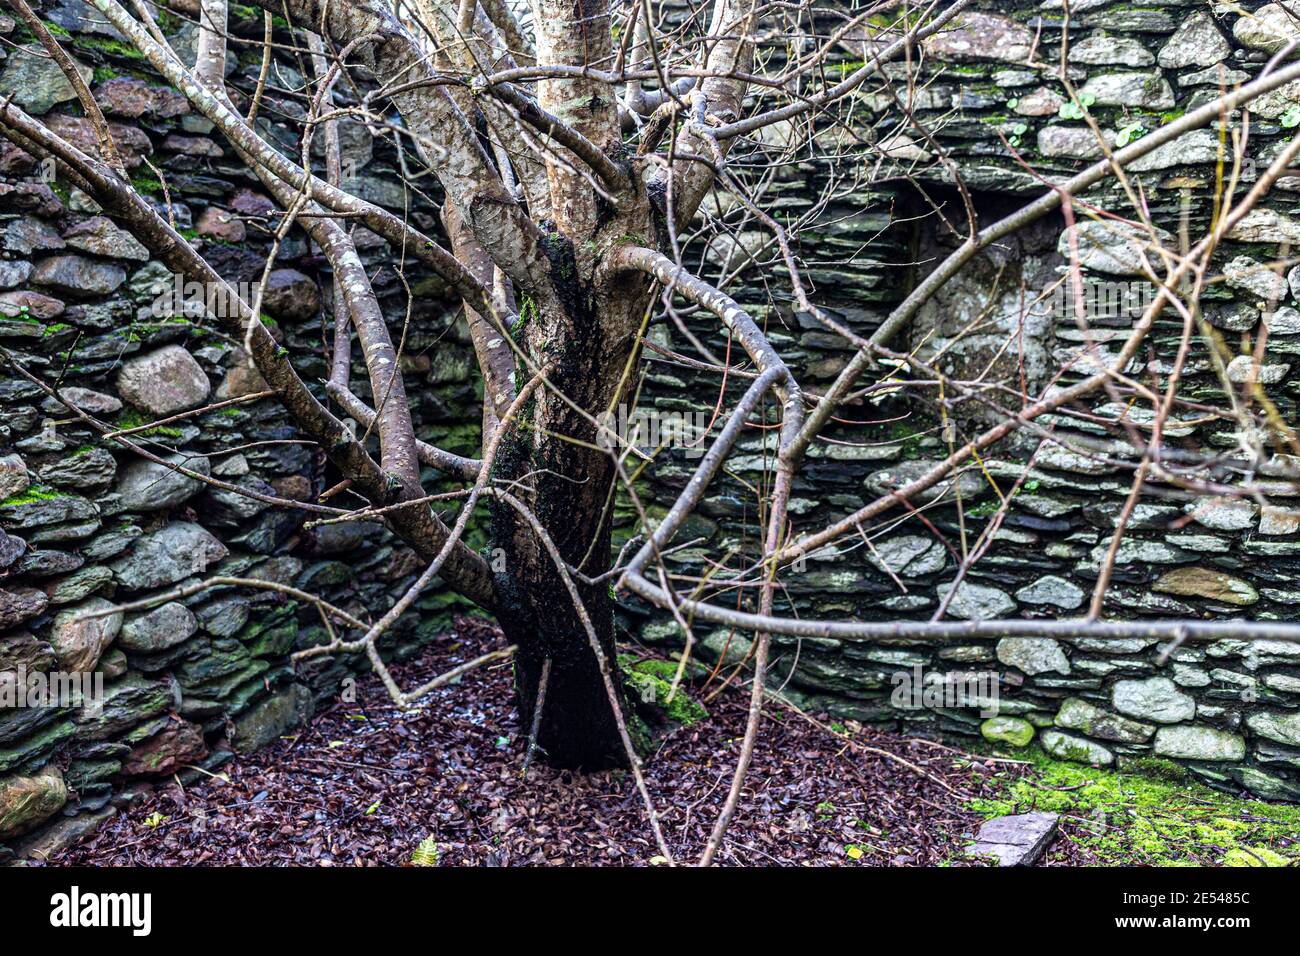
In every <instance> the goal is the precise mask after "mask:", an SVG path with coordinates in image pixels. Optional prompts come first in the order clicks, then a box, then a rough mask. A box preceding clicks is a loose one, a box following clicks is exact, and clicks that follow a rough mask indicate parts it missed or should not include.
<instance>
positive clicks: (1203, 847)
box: [968, 751, 1300, 866]
mask: <svg viewBox="0 0 1300 956" xmlns="http://www.w3.org/2000/svg"><path fill="white" fill-rule="evenodd" d="M1027 759H1028V760H1029V761H1030V762H1031V763H1032V764H1033V768H1032V770H1031V771H1030V772H1029V773H1027V774H1025V775H1023V776H1019V777H1015V778H1012V777H1011V776H1010V775H1008V778H1007V783H1006V786H1005V787H1004V788H1003V793H1002V795H1001V796H999V797H996V798H992V799H988V798H981V799H976V800H974V801H972V802H970V803H969V804H968V808H969V809H971V810H973V811H974V812H976V813H978V814H980V815H981V816H983V817H986V818H991V817H997V816H1002V815H1004V814H1009V813H1024V812H1027V811H1029V810H1049V811H1055V812H1057V813H1060V814H1061V821H1062V823H1063V824H1065V825H1066V827H1067V829H1068V831H1069V835H1070V838H1071V839H1072V840H1074V841H1075V842H1076V843H1078V844H1079V845H1080V846H1081V847H1083V848H1084V849H1086V850H1087V851H1088V853H1089V855H1090V856H1091V857H1093V859H1094V862H1096V863H1098V864H1102V865H1110V866H1134V865H1136V866H1203V865H1226V866H1295V865H1300V806H1293V805H1289V804H1276V803H1265V802H1263V801H1259V800H1242V799H1239V798H1237V797H1234V796H1232V795H1230V794H1226V793H1222V792H1220V791H1217V790H1212V789H1210V788H1208V787H1204V786H1201V785H1200V784H1196V783H1191V782H1186V781H1179V780H1175V779H1169V776H1171V775H1165V777H1164V778H1163V779H1162V778H1159V777H1153V776H1149V775H1146V774H1140V775H1139V774H1135V773H1124V772H1117V771H1113V770H1098V769H1095V768H1092V767H1084V766H1080V765H1078V764H1070V763H1062V762H1060V761H1057V760H1053V759H1051V758H1050V757H1048V756H1047V755H1045V754H1043V753H1041V752H1038V751H1034V752H1032V753H1030V754H1028V755H1027Z"/></svg>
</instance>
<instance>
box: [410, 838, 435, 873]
mask: <svg viewBox="0 0 1300 956" xmlns="http://www.w3.org/2000/svg"><path fill="white" fill-rule="evenodd" d="M437 865H438V841H437V840H435V839H434V838H433V837H425V838H424V839H423V840H421V841H420V845H419V846H417V847H416V848H415V852H414V853H412V854H411V866H437Z"/></svg>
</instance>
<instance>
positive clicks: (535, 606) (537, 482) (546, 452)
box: [493, 239, 647, 770]
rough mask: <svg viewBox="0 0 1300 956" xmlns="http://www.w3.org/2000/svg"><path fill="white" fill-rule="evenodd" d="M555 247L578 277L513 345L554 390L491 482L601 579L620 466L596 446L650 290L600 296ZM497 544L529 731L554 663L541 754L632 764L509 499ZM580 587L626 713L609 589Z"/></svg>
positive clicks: (558, 583) (544, 555)
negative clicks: (541, 366)
mask: <svg viewBox="0 0 1300 956" xmlns="http://www.w3.org/2000/svg"><path fill="white" fill-rule="evenodd" d="M552 243H553V246H552V248H551V249H550V250H549V251H550V253H551V254H552V256H553V261H554V262H555V272H556V273H557V274H559V275H563V276H568V277H570V278H569V282H568V288H567V289H566V290H565V291H566V294H565V296H564V299H563V301H562V302H560V303H552V304H551V306H550V307H549V310H547V311H543V312H541V313H539V312H537V310H536V308H535V307H525V308H523V309H521V319H520V326H519V328H517V329H516V331H515V333H514V338H515V340H516V341H517V342H518V343H519V345H520V347H521V348H524V349H525V350H527V351H528V352H529V353H530V354H532V355H533V356H534V357H535V358H536V360H537V361H538V362H539V363H545V364H546V365H548V367H549V368H550V369H551V371H550V373H549V375H548V378H549V380H550V381H551V382H552V383H553V384H554V386H555V388H554V389H547V388H543V389H538V390H537V392H536V393H534V397H533V398H532V399H531V400H530V401H529V402H527V403H526V404H525V405H524V406H523V407H522V408H521V409H520V412H519V413H518V415H517V416H516V418H515V419H513V420H512V421H511V422H510V423H509V426H508V431H507V434H506V437H505V438H504V440H503V441H502V443H501V447H500V449H499V451H498V453H497V459H496V462H495V465H494V468H493V478H494V479H495V480H496V481H497V482H498V486H499V487H506V488H508V489H509V490H510V492H511V494H513V495H515V496H517V497H518V498H519V499H521V500H522V501H523V502H524V503H525V504H526V505H527V506H528V507H529V508H530V509H531V510H532V511H533V513H534V514H535V515H536V516H537V519H538V521H539V522H540V523H541V525H542V526H543V527H544V528H545V529H546V531H547V534H548V535H549V536H550V537H551V539H552V540H553V541H554V543H555V546H556V548H557V550H558V551H559V553H560V554H561V555H562V556H563V559H564V561H565V563H566V564H567V565H568V566H569V567H570V568H575V569H578V570H579V571H581V573H582V574H583V575H586V576H587V577H598V576H599V575H600V574H602V573H603V572H605V571H607V570H608V569H609V567H610V564H611V558H612V556H611V553H610V529H611V524H612V518H613V504H614V503H613V496H612V491H613V488H614V483H615V478H616V474H615V469H614V462H613V460H612V459H611V458H610V456H609V455H608V454H607V453H606V452H605V451H603V450H601V448H600V445H599V442H598V436H597V426H596V420H597V419H598V418H599V417H600V415H601V414H602V413H603V412H605V411H606V410H608V409H609V408H611V407H613V406H614V404H615V403H616V401H618V400H620V398H621V393H620V390H621V389H623V388H626V383H625V382H624V381H623V371H624V369H625V368H626V367H627V362H628V358H629V353H630V351H631V349H632V348H633V347H634V345H635V342H636V336H635V324H634V322H633V320H632V316H639V315H640V313H641V311H642V310H644V308H645V295H646V293H647V284H646V283H644V282H638V281H636V280H632V281H630V282H628V281H624V282H622V283H619V285H620V286H621V288H619V289H617V290H603V291H601V290H599V289H598V288H596V287H595V286H594V285H588V284H587V283H584V282H583V281H582V280H581V279H579V278H578V271H577V269H575V267H574V262H573V258H572V247H571V246H570V245H569V244H568V243H567V241H565V240H563V239H553V240H552ZM527 374H528V373H527V372H526V371H525V370H524V369H523V367H522V365H521V366H520V367H519V368H518V369H517V370H516V377H517V380H518V382H519V384H522V382H523V381H524V380H526V376H527ZM629 380H631V381H635V377H634V376H629ZM558 395H564V396H567V398H568V399H569V401H570V402H572V403H573V404H572V405H571V404H569V402H566V401H564V400H562V399H560V398H559V397H558ZM574 405H576V406H577V407H578V408H580V409H582V412H581V413H580V412H579V411H577V410H576V409H575V408H574V407H573V406H574ZM503 481H509V482H514V484H510V485H503V484H501V483H502V482H503ZM493 538H494V540H495V544H496V546H497V547H499V548H501V549H502V551H503V553H504V561H505V564H504V568H503V569H501V570H498V572H497V575H496V593H497V609H496V612H497V617H498V619H499V621H500V622H501V625H502V627H503V629H504V630H505V633H506V636H507V638H508V639H509V640H510V642H511V643H514V644H518V645H519V651H518V653H517V655H516V665H515V677H516V692H517V695H518V701H519V712H520V722H521V724H522V725H523V726H524V727H525V728H528V727H531V724H532V720H533V713H534V707H535V704H536V701H537V695H538V682H539V680H540V677H541V673H542V669H543V667H544V664H545V662H546V660H547V659H549V660H550V661H551V669H550V676H549V679H548V682H547V687H546V694H545V699H544V704H543V708H542V715H541V723H540V726H539V731H538V739H537V743H538V746H539V747H540V748H541V749H542V751H543V758H544V759H545V760H546V761H547V762H548V763H550V764H552V765H554V766H559V767H569V768H582V769H585V770H595V769H600V768H605V767H611V766H622V765H626V763H627V754H626V750H625V747H624V745H623V742H622V739H621V736H620V734H619V731H618V726H617V724H616V722H615V720H614V716H613V712H612V709H611V705H610V701H609V694H608V691H607V689H606V685H605V681H604V679H603V678H602V675H601V671H600V665H599V664H598V662H597V658H596V655H595V652H594V651H593V650H592V648H591V638H590V635H589V633H588V631H587V628H586V627H585V626H584V624H583V622H582V620H581V618H580V616H579V614H578V613H577V611H576V610H575V608H574V606H573V601H572V598H571V597H570V594H569V591H568V589H567V587H566V586H565V583H564V580H563V578H562V577H561V574H560V572H559V571H558V570H557V568H556V566H555V561H554V560H553V558H552V556H551V555H550V554H549V553H548V552H547V551H546V549H545V548H544V547H543V545H542V543H541V542H540V541H539V540H538V538H537V536H536V535H535V534H534V533H533V530H532V529H531V528H530V527H529V525H528V523H527V522H526V521H525V520H524V519H523V518H522V517H521V516H520V515H519V514H518V512H517V511H516V510H515V509H514V508H512V507H511V506H510V505H509V504H507V503H504V502H501V501H497V502H496V503H495V504H494V506H493ZM573 581H574V584H575V585H576V587H577V590H578V593H579V595H580V597H581V599H582V604H583V607H584V609H585V611H586V614H587V615H588V617H589V619H590V624H591V628H592V630H594V632H595V635H596V638H597V640H598V641H599V644H600V647H601V649H602V651H603V653H604V656H605V660H606V662H607V666H608V667H609V668H610V671H611V678H612V681H613V684H614V687H615V688H616V692H617V693H618V694H619V696H620V706H622V704H623V699H622V681H621V679H620V675H619V671H618V663H617V657H616V649H615V645H614V617H613V605H614V602H613V600H612V599H611V597H610V589H609V582H607V581H602V582H600V583H599V584H597V585H594V586H593V585H586V584H583V583H582V580H581V579H580V578H578V577H577V576H576V575H574V576H573ZM622 709H623V712H624V713H626V712H627V708H626V707H622Z"/></svg>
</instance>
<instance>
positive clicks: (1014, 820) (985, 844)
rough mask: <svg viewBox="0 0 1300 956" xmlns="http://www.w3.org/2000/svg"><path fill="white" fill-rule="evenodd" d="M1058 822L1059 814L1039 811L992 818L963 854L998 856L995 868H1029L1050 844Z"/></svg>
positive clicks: (982, 827)
mask: <svg viewBox="0 0 1300 956" xmlns="http://www.w3.org/2000/svg"><path fill="white" fill-rule="evenodd" d="M1059 819H1060V815H1059V814H1056V813H1041V812H1039V813H1019V814H1015V815H1013V816H1007V817H994V818H993V819H992V820H988V821H986V822H985V823H984V825H983V826H981V827H980V832H979V833H978V834H977V835H976V837H975V839H976V841H977V842H976V843H975V845H974V846H972V847H968V848H967V849H966V855H967V856H993V857H997V860H998V866H1032V865H1033V863H1034V861H1035V860H1037V859H1038V858H1039V857H1040V856H1042V855H1043V853H1044V852H1045V851H1046V850H1047V848H1048V846H1049V845H1051V842H1052V839H1053V838H1054V837H1055V836H1056V825H1057V821H1058V820H1059Z"/></svg>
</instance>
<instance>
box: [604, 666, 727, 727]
mask: <svg viewBox="0 0 1300 956" xmlns="http://www.w3.org/2000/svg"><path fill="white" fill-rule="evenodd" d="M619 665H620V666H621V667H622V670H623V677H624V679H625V680H626V681H627V687H628V693H629V694H633V695H635V696H636V697H638V698H639V699H640V700H641V701H642V702H643V703H646V704H651V705H653V706H655V707H658V708H660V709H661V710H662V711H663V712H664V714H665V716H667V718H668V719H669V720H670V721H672V722H673V723H674V724H679V725H680V726H682V727H689V726H690V725H691V724H694V723H698V722H699V721H701V720H703V719H704V718H706V717H708V716H709V712H708V711H707V710H705V709H704V705H703V704H701V703H699V702H698V701H696V700H694V699H692V697H691V696H690V694H689V693H687V690H686V678H689V677H690V674H689V672H688V673H687V674H686V675H685V678H684V679H683V680H682V682H681V683H680V684H678V686H677V692H676V693H675V694H674V693H672V689H673V678H674V677H675V676H676V674H677V664H676V662H674V661H660V660H644V661H637V662H635V663H633V661H632V659H631V658H629V657H626V656H620V657H619ZM670 695H671V698H670Z"/></svg>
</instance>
